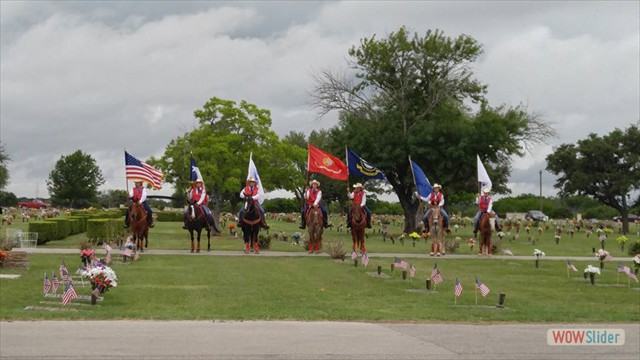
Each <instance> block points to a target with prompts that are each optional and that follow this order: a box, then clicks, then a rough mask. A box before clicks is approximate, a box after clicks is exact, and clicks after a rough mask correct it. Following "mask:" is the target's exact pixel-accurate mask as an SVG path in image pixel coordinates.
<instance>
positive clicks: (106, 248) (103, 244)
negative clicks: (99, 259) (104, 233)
mask: <svg viewBox="0 0 640 360" xmlns="http://www.w3.org/2000/svg"><path fill="white" fill-rule="evenodd" d="M102 248H103V249H104V250H105V251H106V252H107V254H108V253H110V252H111V250H113V249H112V248H111V246H109V244H107V243H106V242H103V243H102Z"/></svg>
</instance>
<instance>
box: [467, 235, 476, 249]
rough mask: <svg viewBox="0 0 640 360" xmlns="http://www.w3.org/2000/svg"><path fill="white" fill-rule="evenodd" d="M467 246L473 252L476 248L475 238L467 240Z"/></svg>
mask: <svg viewBox="0 0 640 360" xmlns="http://www.w3.org/2000/svg"><path fill="white" fill-rule="evenodd" d="M467 246H469V249H471V251H473V247H474V246H476V238H474V237H470V238H468V239H467Z"/></svg>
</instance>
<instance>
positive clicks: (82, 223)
mask: <svg viewBox="0 0 640 360" xmlns="http://www.w3.org/2000/svg"><path fill="white" fill-rule="evenodd" d="M67 219H69V220H77V221H78V232H77V233H76V234H79V233H83V232H85V231H87V220H88V219H89V215H77V216H69V217H68V218H67Z"/></svg>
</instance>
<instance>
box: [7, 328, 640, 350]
mask: <svg viewBox="0 0 640 360" xmlns="http://www.w3.org/2000/svg"><path fill="white" fill-rule="evenodd" d="M576 327H585V325H567V324H544V325H514V324H508V325H469V324H463V325H460V324H455V325H452V324H406V323H359V322H295V321H244V322H236V321H231V322H218V321H215V322H213V321H128V320H127V321H124V320H123V321H17V322H2V323H0V359H7V360H9V359H17V360H27V359H96V358H98V359H138V360H143V359H177V360H180V359H229V360H235V359H248V360H253V359H274V360H279V359H303V360H305V359H354V360H355V359H358V360H361V359H362V360H377V359H445V360H446V359H451V360H453V359H456V360H457V359H461V360H465V359H483V360H487V359H549V360H568V359H581V360H591V359H593V360H606V359H616V360H618V359H620V360H625V359H632V360H637V359H638V358H639V357H640V342H639V337H640V331H639V330H640V325H638V324H625V325H592V326H589V327H590V328H608V329H622V330H624V331H625V337H626V339H625V344H624V345H622V346H550V345H548V344H547V330H548V329H550V328H576Z"/></svg>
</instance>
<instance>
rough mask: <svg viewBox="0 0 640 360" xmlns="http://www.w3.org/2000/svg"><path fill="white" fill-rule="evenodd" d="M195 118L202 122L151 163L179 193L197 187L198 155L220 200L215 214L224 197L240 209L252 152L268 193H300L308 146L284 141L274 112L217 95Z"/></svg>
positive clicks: (208, 183)
mask: <svg viewBox="0 0 640 360" xmlns="http://www.w3.org/2000/svg"><path fill="white" fill-rule="evenodd" d="M194 116H195V117H196V118H197V119H198V122H199V124H198V126H197V127H196V128H195V129H193V130H192V131H190V132H188V133H186V134H184V135H183V136H180V137H178V138H176V139H173V140H172V141H171V142H170V143H169V145H167V147H166V149H165V153H164V155H163V156H162V158H161V159H159V160H153V159H152V160H151V161H150V163H153V164H156V165H158V166H159V167H160V168H161V169H162V170H164V171H165V172H166V181H167V182H169V183H172V184H173V185H174V187H175V188H176V192H177V193H178V194H184V193H185V192H186V190H187V188H189V187H191V183H190V182H189V164H190V162H189V161H190V160H189V159H190V156H191V154H193V157H194V159H195V160H196V163H197V165H198V167H199V169H200V172H201V173H202V176H203V179H204V182H205V185H206V187H207V191H208V192H209V194H210V195H212V199H213V200H214V204H213V209H212V210H213V211H214V215H216V216H214V218H216V217H217V214H219V211H220V205H221V203H222V202H224V201H228V202H229V203H230V204H231V208H232V210H233V211H235V210H236V208H237V205H238V203H239V201H240V198H239V196H238V194H239V193H240V190H241V189H242V187H243V186H244V185H245V180H246V177H247V169H248V163H249V155H250V154H251V153H253V161H254V163H255V164H256V167H257V169H258V172H259V174H260V178H261V180H262V183H263V185H264V187H265V190H266V191H270V190H276V189H285V190H290V191H295V188H296V186H299V184H301V183H302V182H303V181H304V179H303V175H302V173H300V172H299V171H298V169H296V167H295V166H294V161H299V160H300V159H304V157H305V153H304V150H303V149H300V148H299V147H297V146H294V145H292V144H290V143H285V142H282V141H280V139H279V138H278V136H277V135H276V134H275V132H273V131H272V130H271V114H270V112H269V111H268V110H265V109H260V108H258V107H257V106H256V105H253V104H250V103H248V102H246V101H241V102H240V103H239V104H238V103H236V102H235V101H231V100H223V99H219V98H215V97H214V98H211V99H210V100H209V101H208V102H207V103H205V104H204V106H203V107H202V109H198V110H196V111H195V112H194Z"/></svg>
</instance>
